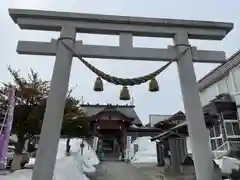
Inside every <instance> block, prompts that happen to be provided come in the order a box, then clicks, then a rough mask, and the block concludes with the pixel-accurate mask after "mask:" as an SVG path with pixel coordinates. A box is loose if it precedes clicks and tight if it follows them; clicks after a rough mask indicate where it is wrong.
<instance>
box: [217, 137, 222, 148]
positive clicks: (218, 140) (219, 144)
mask: <svg viewBox="0 0 240 180" xmlns="http://www.w3.org/2000/svg"><path fill="white" fill-rule="evenodd" d="M222 144H223V140H222V138H218V139H217V146H218V147H220V146H222Z"/></svg>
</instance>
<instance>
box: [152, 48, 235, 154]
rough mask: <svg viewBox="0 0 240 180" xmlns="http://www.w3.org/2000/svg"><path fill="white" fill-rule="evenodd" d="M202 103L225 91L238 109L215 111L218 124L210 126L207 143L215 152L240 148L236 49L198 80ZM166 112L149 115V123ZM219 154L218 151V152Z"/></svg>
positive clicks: (161, 117)
mask: <svg viewBox="0 0 240 180" xmlns="http://www.w3.org/2000/svg"><path fill="white" fill-rule="evenodd" d="M198 85H199V93H200V98H201V102H202V106H203V107H204V106H206V105H207V104H209V103H210V101H212V100H213V99H215V98H216V96H218V95H221V94H225V95H226V96H225V97H228V98H229V99H230V100H231V101H235V102H236V105H237V108H238V110H237V111H234V112H233V111H232V112H224V113H222V114H218V115H219V124H218V125H215V126H214V127H213V128H211V129H210V144H211V148H212V150H213V151H214V152H216V153H215V154H217V155H219V152H220V153H222V152H224V153H225V152H229V150H230V149H234V148H237V149H240V147H239V143H240V128H239V117H240V51H238V52H237V53H235V54H234V55H233V56H231V57H230V58H229V59H228V61H227V62H225V63H223V64H221V65H219V66H218V67H217V68H215V69H214V70H212V71H211V72H209V73H208V74H207V75H205V76H204V77H203V78H202V79H200V80H199V81H198ZM168 117H169V116H168V115H150V116H149V121H150V123H149V126H151V127H153V126H154V124H156V123H158V122H160V121H164V120H166V119H167V118H168ZM221 155H222V154H221Z"/></svg>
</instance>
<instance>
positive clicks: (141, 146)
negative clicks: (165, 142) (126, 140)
mask: <svg viewBox="0 0 240 180" xmlns="http://www.w3.org/2000/svg"><path fill="white" fill-rule="evenodd" d="M150 139H151V137H140V138H137V139H136V140H135V141H133V142H132V144H131V157H132V159H131V162H132V163H142V162H148V163H156V162H157V152H156V143H155V142H151V140H150ZM134 144H138V151H137V152H136V153H135V154H134V150H133V149H134Z"/></svg>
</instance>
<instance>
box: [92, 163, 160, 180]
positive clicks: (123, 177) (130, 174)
mask: <svg viewBox="0 0 240 180" xmlns="http://www.w3.org/2000/svg"><path fill="white" fill-rule="evenodd" d="M96 168H97V172H96V173H95V174H94V176H92V177H90V179H91V180H157V179H155V178H153V177H151V176H148V175H147V174H146V173H144V172H143V171H141V170H140V169H138V168H136V167H134V166H132V165H131V164H126V163H123V162H114V161H113V162H109V161H106V162H102V163H101V164H99V165H98V166H97V167H96Z"/></svg>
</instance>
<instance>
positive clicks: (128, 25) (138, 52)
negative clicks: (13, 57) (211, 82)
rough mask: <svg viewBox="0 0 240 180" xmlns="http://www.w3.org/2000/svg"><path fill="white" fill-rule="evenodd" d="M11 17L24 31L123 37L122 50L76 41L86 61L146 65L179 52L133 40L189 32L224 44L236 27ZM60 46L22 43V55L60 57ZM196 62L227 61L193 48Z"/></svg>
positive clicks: (20, 13) (45, 14)
mask: <svg viewBox="0 0 240 180" xmlns="http://www.w3.org/2000/svg"><path fill="white" fill-rule="evenodd" d="M9 14H10V16H11V17H12V19H13V21H14V22H15V23H17V24H18V25H19V27H20V28H21V29H33V30H47V31H61V29H62V27H63V26H66V25H68V26H72V27H74V28H75V29H76V32H80V33H95V34H114V35H119V36H120V44H119V46H100V45H84V44H83V42H82V41H76V42H75V45H74V49H75V52H77V54H79V55H81V56H82V57H88V58H103V59H122V60H124V59H131V60H144V61H171V60H172V59H174V57H176V56H177V54H178V53H177V52H176V49H175V48H173V47H171V46H169V47H168V48H167V49H166V48H165V49H161V48H137V47H136V48H135V47H134V48H133V45H132V44H133V42H132V41H133V36H147V37H166V38H173V37H174V35H175V34H177V33H179V32H181V31H184V32H187V34H188V38H189V39H207V40H221V39H223V38H224V37H225V36H226V34H227V33H228V32H229V31H230V30H231V29H232V28H233V24H232V23H224V22H208V21H191V20H177V19H157V18H142V17H127V16H112V15H95V14H81V13H67V12H55V11H38V10H23V9H10V10H9ZM56 47H57V42H56V41H55V40H52V41H51V42H34V41H19V43H18V47H17V52H18V53H19V54H33V55H47V56H55V55H56ZM192 53H193V61H194V62H206V63H222V62H225V61H226V57H225V53H224V52H222V51H201V50H198V51H197V49H196V48H192Z"/></svg>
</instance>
